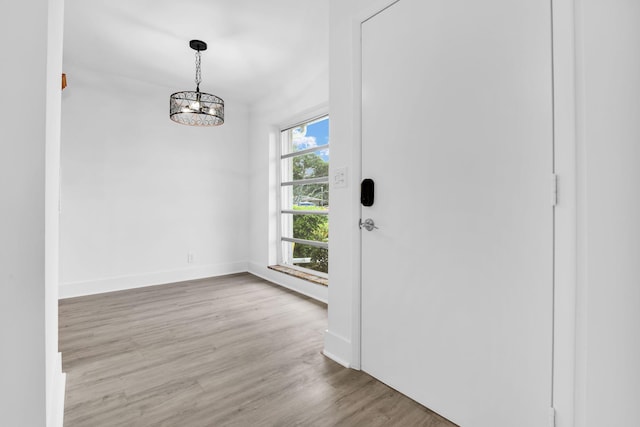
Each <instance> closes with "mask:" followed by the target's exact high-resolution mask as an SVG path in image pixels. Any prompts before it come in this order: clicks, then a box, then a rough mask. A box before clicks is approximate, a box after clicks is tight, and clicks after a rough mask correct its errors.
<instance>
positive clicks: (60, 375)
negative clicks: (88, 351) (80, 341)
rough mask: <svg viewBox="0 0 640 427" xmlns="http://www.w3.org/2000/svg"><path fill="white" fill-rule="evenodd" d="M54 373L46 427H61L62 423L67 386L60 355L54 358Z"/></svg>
mask: <svg viewBox="0 0 640 427" xmlns="http://www.w3.org/2000/svg"><path fill="white" fill-rule="evenodd" d="M55 370H56V371H55V372H54V373H53V385H52V392H53V396H52V399H51V401H52V402H51V405H52V407H51V408H50V411H51V412H50V413H49V414H48V418H49V419H48V422H47V427H63V422H64V398H65V390H66V385H67V374H65V373H64V372H62V353H58V355H57V356H56V364H55Z"/></svg>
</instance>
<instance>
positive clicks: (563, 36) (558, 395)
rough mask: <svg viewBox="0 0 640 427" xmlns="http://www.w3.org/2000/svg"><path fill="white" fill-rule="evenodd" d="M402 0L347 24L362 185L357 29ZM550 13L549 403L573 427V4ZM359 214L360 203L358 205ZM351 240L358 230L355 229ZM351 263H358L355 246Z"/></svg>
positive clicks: (561, 423) (357, 325)
mask: <svg viewBox="0 0 640 427" xmlns="http://www.w3.org/2000/svg"><path fill="white" fill-rule="evenodd" d="M398 1H402V0H375V1H372V2H371V4H369V5H368V7H367V8H366V9H363V10H361V11H360V13H359V14H358V15H357V16H355V17H354V18H353V20H352V46H353V53H354V55H353V58H352V61H353V62H352V70H353V76H352V81H353V95H354V108H353V112H352V114H353V115H352V120H353V123H356V124H357V125H356V126H355V127H354V134H353V141H354V146H355V148H354V155H355V156H354V158H355V159H356V160H355V161H354V164H353V176H354V177H358V183H359V182H360V181H361V180H362V163H361V160H359V159H361V158H362V104H361V100H362V64H361V57H362V38H361V26H362V24H363V23H364V22H365V21H367V20H368V19H370V18H372V17H373V16H375V15H377V14H378V13H380V12H382V11H384V10H385V9H387V8H388V7H390V6H392V5H393V4H395V3H397V2H398ZM549 5H550V7H551V9H552V13H551V16H552V29H551V31H552V32H553V33H552V54H553V58H552V65H553V70H550V72H552V73H553V134H554V137H553V146H554V149H553V150H554V171H555V173H556V175H557V176H558V196H559V198H558V205H557V206H556V209H555V213H554V224H555V230H554V248H555V249H554V308H553V311H554V330H553V341H554V342H553V390H552V391H551V393H552V401H551V402H550V404H551V406H553V407H554V408H555V410H556V414H555V416H556V426H558V427H573V425H574V411H575V409H574V397H575V369H576V345H575V342H576V295H577V293H576V289H577V275H576V268H577V244H576V243H577V203H576V199H577V197H576V196H577V188H576V183H577V179H576V178H577V166H576V156H577V150H576V128H575V123H576V121H575V117H576V105H575V100H576V97H575V92H576V90H575V84H576V77H575V40H574V28H575V13H574V0H549ZM358 210H359V203H358ZM353 233H354V237H353V238H354V240H355V239H357V241H358V242H360V230H359V229H357V228H356V227H355V226H354V231H353ZM354 259H356V260H360V261H361V259H362V252H361V246H360V243H359V244H358V245H356V246H355V253H354ZM361 277H362V276H361V266H360V268H357V269H356V272H355V277H354V284H353V307H352V316H353V317H352V325H353V330H352V340H351V346H352V348H351V355H352V360H351V363H350V367H352V368H354V369H360V366H361V332H362V318H361V313H362V304H361V303H362V300H361V298H362V280H361Z"/></svg>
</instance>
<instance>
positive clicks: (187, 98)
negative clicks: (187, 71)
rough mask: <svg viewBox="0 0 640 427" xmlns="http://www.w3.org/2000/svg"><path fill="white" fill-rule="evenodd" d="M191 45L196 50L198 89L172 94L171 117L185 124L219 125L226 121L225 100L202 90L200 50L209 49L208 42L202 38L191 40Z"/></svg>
mask: <svg viewBox="0 0 640 427" xmlns="http://www.w3.org/2000/svg"><path fill="white" fill-rule="evenodd" d="M189 46H190V47H191V49H193V50H195V51H196V80H195V82H196V91H195V92H193V91H185V92H176V93H174V94H172V95H171V97H170V99H169V117H170V118H171V120H173V121H174V122H176V123H180V124H183V125H189V126H219V125H221V124H223V123H224V101H223V100H222V99H221V98H218V97H217V96H215V95H211V94H209V93H204V92H200V82H201V81H202V76H201V71H200V52H202V51H203V50H207V44H206V43H205V42H203V41H201V40H191V41H190V42H189Z"/></svg>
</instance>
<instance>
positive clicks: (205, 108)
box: [169, 91, 224, 126]
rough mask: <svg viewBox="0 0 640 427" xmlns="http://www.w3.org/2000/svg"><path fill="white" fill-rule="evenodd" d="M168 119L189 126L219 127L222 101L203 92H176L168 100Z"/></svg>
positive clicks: (221, 117) (222, 113) (222, 106)
mask: <svg viewBox="0 0 640 427" xmlns="http://www.w3.org/2000/svg"><path fill="white" fill-rule="evenodd" d="M169 117H170V118H171V120H173V121H174V122H176V123H180V124H183V125H189V126H219V125H221V124H223V123H224V101H223V100H222V99H221V98H218V97H217V96H215V95H211V94H209V93H204V92H192V91H187V92H176V93H174V94H172V95H171V98H170V100H169Z"/></svg>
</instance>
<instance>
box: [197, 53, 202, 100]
mask: <svg viewBox="0 0 640 427" xmlns="http://www.w3.org/2000/svg"><path fill="white" fill-rule="evenodd" d="M201 81H202V72H201V71H200V51H199V50H197V51H196V92H200V82H201Z"/></svg>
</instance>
